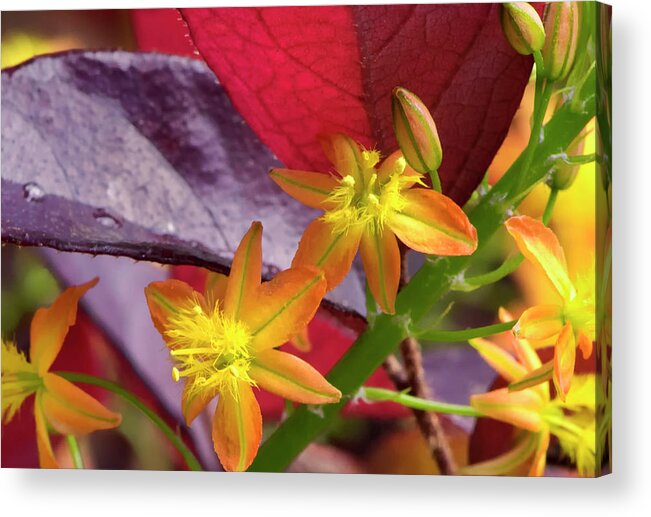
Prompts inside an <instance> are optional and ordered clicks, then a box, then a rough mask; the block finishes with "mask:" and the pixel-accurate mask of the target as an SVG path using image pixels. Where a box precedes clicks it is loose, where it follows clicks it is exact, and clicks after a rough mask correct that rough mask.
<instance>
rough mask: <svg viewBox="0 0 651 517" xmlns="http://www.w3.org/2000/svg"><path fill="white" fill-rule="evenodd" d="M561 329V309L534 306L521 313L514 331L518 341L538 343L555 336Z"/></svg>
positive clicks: (548, 306)
mask: <svg viewBox="0 0 651 517" xmlns="http://www.w3.org/2000/svg"><path fill="white" fill-rule="evenodd" d="M562 328H563V307H561V306H560V305H535V306H534V307H531V308H529V309H527V310H526V311H524V312H523V313H522V316H520V319H519V320H518V323H517V325H516V326H515V329H514V331H515V335H516V336H517V337H518V338H520V339H532V340H534V341H538V340H544V339H550V338H553V337H554V336H557V335H558V333H559V332H560V331H561V329H562Z"/></svg>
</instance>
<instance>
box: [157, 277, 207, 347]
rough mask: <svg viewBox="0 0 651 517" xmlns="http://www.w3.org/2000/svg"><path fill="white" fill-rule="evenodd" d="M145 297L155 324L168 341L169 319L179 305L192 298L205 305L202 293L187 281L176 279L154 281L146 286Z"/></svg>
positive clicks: (185, 303) (186, 302)
mask: <svg viewBox="0 0 651 517" xmlns="http://www.w3.org/2000/svg"><path fill="white" fill-rule="evenodd" d="M145 298H147V305H148V306H149V313H150V314H151V319H152V321H153V322H154V326H155V327H156V329H157V330H158V332H160V333H161V335H162V336H163V339H165V340H166V341H167V336H166V334H165V332H166V330H167V320H168V319H169V318H170V317H171V316H174V314H176V313H177V311H178V307H179V306H184V305H187V304H188V303H189V302H190V301H191V300H197V302H198V303H200V304H203V305H205V301H204V298H203V296H202V295H201V294H200V293H198V292H196V291H195V290H194V289H192V287H190V286H189V285H188V284H186V283H185V282H182V281H181V280H174V279H170V280H163V281H161V282H152V283H151V284H149V285H148V286H147V287H145Z"/></svg>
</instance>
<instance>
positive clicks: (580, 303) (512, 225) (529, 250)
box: [506, 216, 595, 399]
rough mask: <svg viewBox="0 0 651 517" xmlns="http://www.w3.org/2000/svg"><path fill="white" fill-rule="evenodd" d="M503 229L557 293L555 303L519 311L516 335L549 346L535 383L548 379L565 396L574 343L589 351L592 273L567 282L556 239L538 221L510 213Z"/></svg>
mask: <svg viewBox="0 0 651 517" xmlns="http://www.w3.org/2000/svg"><path fill="white" fill-rule="evenodd" d="M506 229H507V230H508V232H509V233H510V234H511V236H512V237H513V238H514V239H515V242H516V244H517V245H518V248H519V249H520V251H521V252H522V254H523V255H524V256H525V257H526V258H527V259H529V260H530V261H531V262H533V263H534V264H536V265H537V266H538V267H539V268H540V269H541V270H542V271H543V272H544V273H545V275H546V276H547V278H548V279H549V280H550V282H551V283H552V284H553V286H554V288H555V289H556V291H557V292H558V294H559V296H560V298H561V302H560V303H556V304H548V305H536V306H534V307H531V308H530V309H527V310H526V311H524V313H522V315H521V316H520V319H519V320H518V324H517V325H516V327H515V332H516V334H517V335H518V336H519V337H521V338H523V339H528V340H531V341H534V342H539V343H542V344H543V345H544V344H547V343H550V340H551V343H553V344H554V359H553V361H551V362H550V363H548V364H547V365H545V369H546V372H545V375H540V377H539V382H544V381H546V380H548V379H549V378H553V379H554V384H555V386H556V390H557V391H558V393H559V396H560V397H561V398H563V399H564V398H565V397H566V396H567V393H568V392H569V390H570V384H571V382H572V376H573V374H574V363H575V359H576V347H578V348H580V349H581V352H582V353H583V357H584V358H588V357H589V356H590V354H591V353H592V343H593V341H594V340H595V287H594V271H588V272H587V274H586V275H584V276H583V277H581V278H579V281H578V282H576V284H575V283H573V282H572V281H571V280H570V276H569V273H568V271H567V264H566V262H565V254H564V253H563V248H561V245H560V243H559V242H558V238H557V237H556V235H554V232H552V231H551V230H550V229H549V228H547V227H546V226H545V225H544V224H543V223H542V222H540V221H538V220H536V219H532V218H531V217H528V216H518V217H511V218H510V219H509V220H508V221H506Z"/></svg>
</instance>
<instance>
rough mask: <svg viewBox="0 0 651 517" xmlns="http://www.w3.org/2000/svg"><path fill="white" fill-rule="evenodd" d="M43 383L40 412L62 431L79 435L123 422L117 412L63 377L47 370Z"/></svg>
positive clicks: (54, 426) (109, 427)
mask: <svg viewBox="0 0 651 517" xmlns="http://www.w3.org/2000/svg"><path fill="white" fill-rule="evenodd" d="M43 385H44V386H45V391H44V392H43V394H42V407H43V412H44V414H45V417H46V418H47V421H48V423H49V424H50V425H51V426H52V427H53V428H54V429H56V430H57V431H58V432H60V433H61V434H74V435H82V434H87V433H90V432H92V431H97V430H100V429H113V428H114V427H117V426H119V425H120V423H121V422H122V416H121V415H120V414H119V413H114V412H113V411H111V410H109V409H107V408H106V407H104V405H103V404H101V403H100V402H99V401H97V400H96V399H94V398H93V397H91V396H90V395H89V394H88V393H86V392H85V391H83V390H82V389H81V388H78V387H77V386H75V385H74V384H72V383H71V382H69V381H67V380H66V379H64V378H63V377H59V376H58V375H55V374H53V373H46V374H45V375H44V376H43Z"/></svg>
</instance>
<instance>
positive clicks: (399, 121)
mask: <svg viewBox="0 0 651 517" xmlns="http://www.w3.org/2000/svg"><path fill="white" fill-rule="evenodd" d="M392 112H393V128H394V131H395V133H396V139H397V140H398V145H399V146H400V150H401V151H402V154H403V155H404V157H405V160H407V163H408V164H409V165H410V166H411V168H412V169H414V170H416V171H417V172H420V173H422V174H425V173H430V172H435V171H437V170H438V168H439V166H440V165H441V160H442V159H443V150H442V149H441V141H440V140H439V135H438V131H437V130H436V124H435V123H434V119H433V118H432V115H431V113H430V112H429V110H428V109H427V106H425V104H424V103H423V101H421V100H420V99H419V98H418V97H417V96H416V95H414V94H413V93H411V92H410V91H408V90H405V89H404V88H396V89H395V90H393V97H392Z"/></svg>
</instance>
